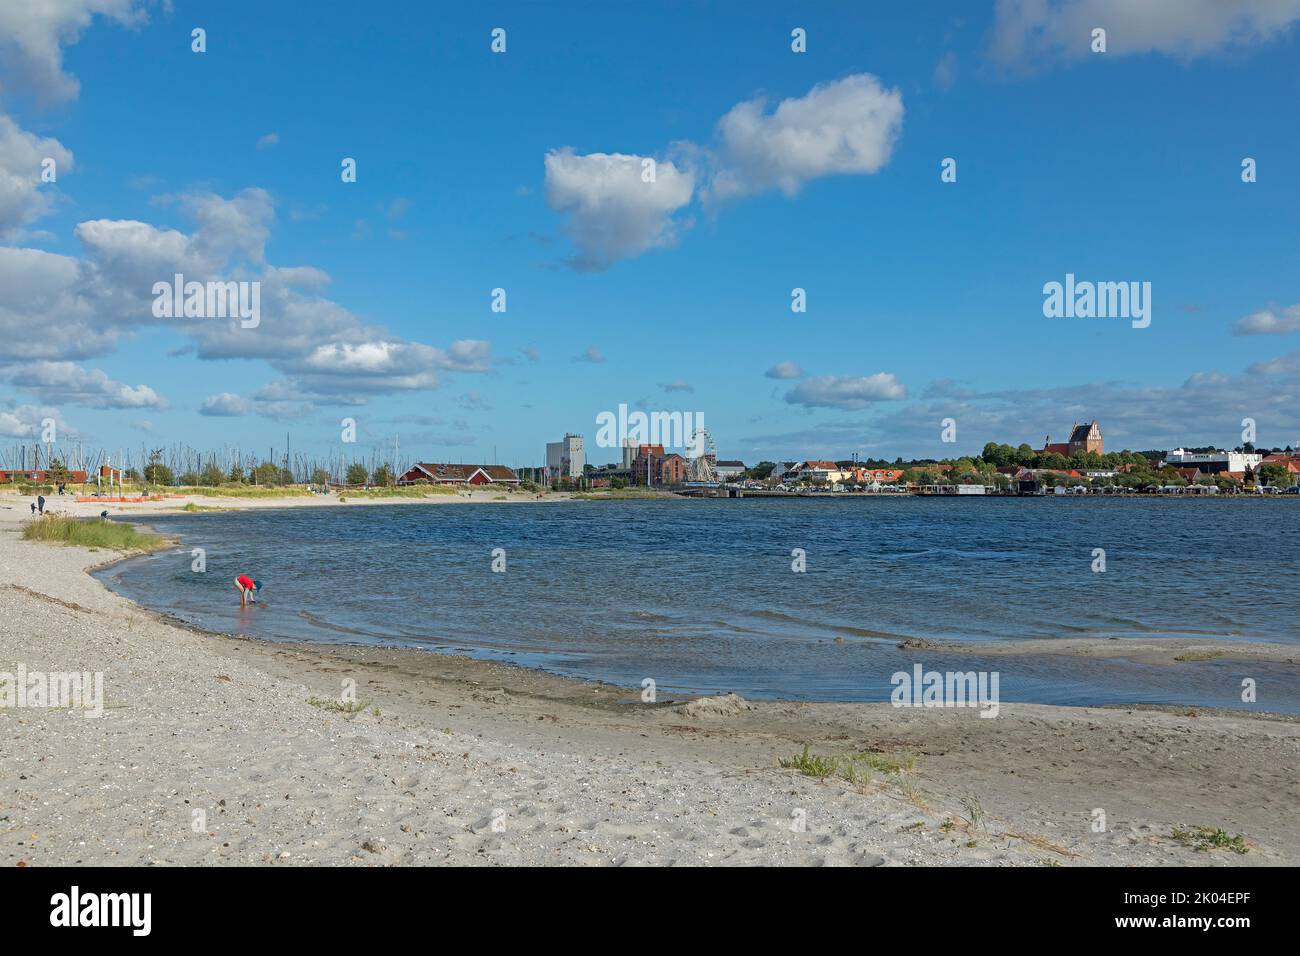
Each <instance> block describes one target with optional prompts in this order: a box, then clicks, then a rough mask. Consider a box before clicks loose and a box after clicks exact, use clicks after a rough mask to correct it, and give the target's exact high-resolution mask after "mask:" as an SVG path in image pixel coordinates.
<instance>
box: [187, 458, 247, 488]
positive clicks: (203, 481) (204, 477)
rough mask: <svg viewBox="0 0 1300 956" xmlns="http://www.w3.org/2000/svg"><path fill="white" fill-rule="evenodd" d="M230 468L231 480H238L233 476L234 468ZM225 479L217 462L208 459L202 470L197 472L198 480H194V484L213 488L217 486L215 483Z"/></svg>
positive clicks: (217, 483)
mask: <svg viewBox="0 0 1300 956" xmlns="http://www.w3.org/2000/svg"><path fill="white" fill-rule="evenodd" d="M230 470H231V481H237V480H239V479H236V478H235V477H234V470H235V469H234V468H232V469H230ZM241 477H242V476H241ZM225 479H226V476H225V474H224V473H223V472H222V471H221V469H220V468H219V467H217V463H216V462H215V461H210V462H208V463H207V464H206V465H204V466H203V470H202V471H200V472H199V480H198V481H197V482H195V484H199V485H206V486H207V487H210V488H215V487H217V485H219V484H221V483H222V482H223V481H224V480H225Z"/></svg>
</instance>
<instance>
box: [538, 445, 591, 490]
mask: <svg viewBox="0 0 1300 956" xmlns="http://www.w3.org/2000/svg"><path fill="white" fill-rule="evenodd" d="M586 464H587V456H586V453H585V452H584V451H583V449H582V436H581V435H574V434H566V435H565V436H564V438H563V439H562V440H561V441H550V442H547V443H546V480H547V481H556V480H557V479H563V478H579V477H581V476H582V471H583V468H584V467H585V466H586Z"/></svg>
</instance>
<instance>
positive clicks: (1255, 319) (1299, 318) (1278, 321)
mask: <svg viewBox="0 0 1300 956" xmlns="http://www.w3.org/2000/svg"><path fill="white" fill-rule="evenodd" d="M1296 331H1300V305H1289V306H1287V307H1286V308H1284V309H1277V310H1275V309H1261V310H1260V311H1258V312H1252V313H1251V314H1250V315H1247V316H1245V317H1243V318H1240V319H1238V320H1237V322H1236V324H1234V325H1233V327H1232V334H1233V335H1285V334H1287V333H1288V332H1296Z"/></svg>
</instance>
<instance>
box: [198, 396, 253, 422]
mask: <svg viewBox="0 0 1300 956" xmlns="http://www.w3.org/2000/svg"><path fill="white" fill-rule="evenodd" d="M252 411H253V403H252V402H250V401H249V400H248V399H246V398H244V397H243V396H242V395H236V394H235V393H234V392H220V393H218V394H216V395H209V396H208V397H207V398H205V399H204V400H203V404H201V405H200V406H199V414H200V415H211V416H213V417H215V418H234V417H237V416H240V415H248V414H250V413H251V412H252Z"/></svg>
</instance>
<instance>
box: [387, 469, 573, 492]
mask: <svg viewBox="0 0 1300 956" xmlns="http://www.w3.org/2000/svg"><path fill="white" fill-rule="evenodd" d="M593 470H594V469H593ZM370 481H371V483H372V484H376V485H382V486H384V487H387V486H389V485H391V484H393V470H392V469H391V468H389V467H388V466H387V465H380V466H379V467H378V468H376V469H375V473H374V475H372V476H371V479H370Z"/></svg>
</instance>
